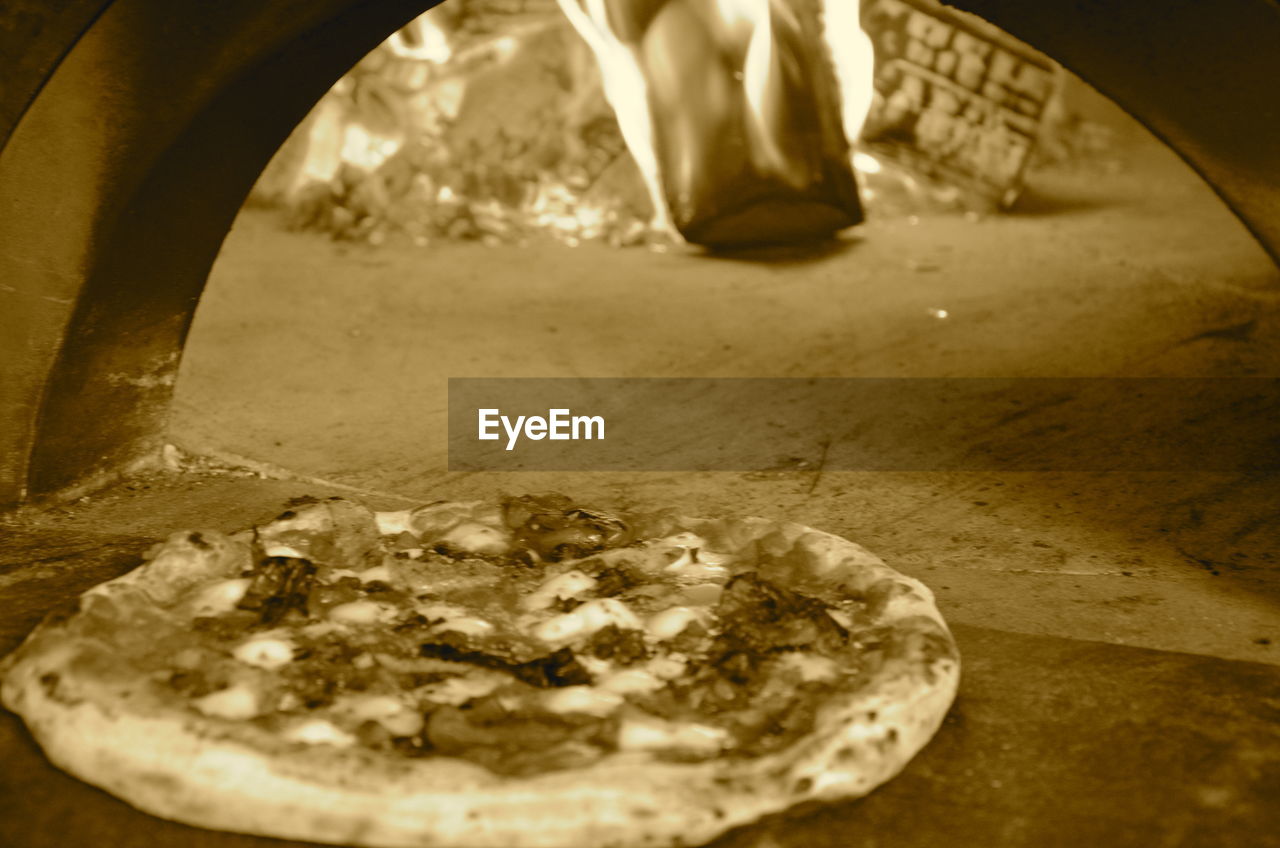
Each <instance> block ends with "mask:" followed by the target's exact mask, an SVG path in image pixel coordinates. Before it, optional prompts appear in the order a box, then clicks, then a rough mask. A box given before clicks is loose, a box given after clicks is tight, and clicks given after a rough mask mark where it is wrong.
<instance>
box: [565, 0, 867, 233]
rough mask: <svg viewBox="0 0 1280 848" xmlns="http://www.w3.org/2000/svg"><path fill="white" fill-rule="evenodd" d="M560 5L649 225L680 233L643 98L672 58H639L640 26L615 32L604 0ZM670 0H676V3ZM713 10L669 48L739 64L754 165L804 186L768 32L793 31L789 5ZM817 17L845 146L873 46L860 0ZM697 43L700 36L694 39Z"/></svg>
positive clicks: (836, 1)
mask: <svg viewBox="0 0 1280 848" xmlns="http://www.w3.org/2000/svg"><path fill="white" fill-rule="evenodd" d="M557 2H558V3H559V5H560V8H561V10H563V12H564V14H565V16H566V17H567V18H568V19H569V22H570V23H571V24H572V25H573V27H574V29H575V30H577V32H578V34H579V35H581V36H582V38H583V40H584V41H585V42H586V43H587V45H588V46H589V47H590V48H591V51H592V53H593V54H594V55H595V57H596V61H597V64H598V65H599V67H600V71H601V74H602V77H603V81H604V91H605V97H606V99H607V100H608V101H609V105H610V106H611V107H612V108H613V111H614V113H615V115H616V116H617V119H618V125H619V128H620V129H621V132H622V136H623V139H624V141H625V142H626V145H627V149H628V150H629V151H630V153H631V155H632V157H633V158H634V159H635V162H636V164H637V166H639V169H640V172H641V174H642V176H643V178H644V182H645V186H646V188H647V190H648V193H649V196H650V198H651V200H652V201H653V207H654V210H655V213H654V221H653V227H654V229H657V230H661V231H665V232H666V233H668V234H670V235H671V236H672V237H673V238H675V239H677V240H682V239H680V236H679V234H678V233H676V231H675V228H674V226H673V225H672V223H671V221H672V214H671V209H670V207H669V204H668V200H667V198H666V196H665V194H664V193H663V190H662V186H663V179H662V173H661V169H660V165H659V156H658V153H657V149H656V141H655V137H654V120H655V118H654V115H653V111H654V103H653V100H652V99H651V98H650V96H649V95H650V93H651V92H650V85H649V79H658V75H662V74H667V73H670V72H671V69H670V68H668V67H666V65H667V64H669V63H665V62H662V61H660V59H661V57H657V58H654V57H650V61H649V62H648V63H647V64H646V57H645V52H644V41H643V39H644V33H634V32H633V33H627V34H626V35H625V36H624V35H620V34H619V33H618V32H617V31H616V30H615V28H614V27H613V26H611V23H610V19H609V12H608V7H607V6H606V2H607V0H557ZM667 2H669V3H679V2H682V0H667ZM712 10H713V14H712V17H713V18H716V19H715V20H712V21H709V22H706V23H707V26H706V29H705V31H701V30H700V31H699V33H691V34H689V36H688V40H686V41H682V42H681V43H680V44H678V45H676V46H675V48H670V49H677V48H678V49H681V50H705V51H708V52H711V53H713V54H715V55H716V56H717V57H720V58H721V59H724V60H726V61H730V62H736V66H733V67H731V68H730V72H731V73H732V75H733V78H734V79H735V80H738V81H740V82H741V85H742V91H743V95H744V99H745V103H746V111H747V116H746V118H747V126H746V132H747V135H748V137H749V140H750V156H751V163H752V165H753V166H754V167H755V168H756V169H757V171H759V172H760V173H763V174H770V175H773V176H776V177H778V178H780V179H781V180H782V181H783V182H784V183H786V184H788V185H790V186H792V187H794V188H796V189H801V188H803V187H805V186H806V185H807V184H808V182H809V180H810V179H811V176H810V174H809V168H808V165H807V163H806V162H805V161H804V160H803V157H798V156H795V155H789V150H788V145H789V144H794V142H793V140H792V139H791V138H789V136H788V133H789V132H790V130H789V127H788V119H787V118H788V116H787V110H788V109H789V103H788V95H787V90H786V86H787V82H786V77H785V75H784V73H783V67H782V63H783V61H784V57H782V56H781V55H779V51H778V48H777V46H776V45H777V38H776V37H775V32H774V28H775V22H776V24H777V25H782V24H783V23H784V22H785V24H786V28H787V29H788V30H789V31H793V32H794V31H799V30H800V27H799V26H798V24H797V23H796V18H795V16H794V14H793V12H792V11H791V10H790V8H789V7H788V6H787V5H785V3H783V2H781V0H714V4H713V6H712ZM616 11H617V10H616V9H615V12H616ZM821 14H822V18H823V21H822V23H823V26H822V33H823V44H824V46H825V48H826V52H827V54H828V57H829V60H830V62H831V67H832V70H833V72H834V75H835V78H836V83H837V85H838V87H839V91H840V100H841V116H840V122H841V123H840V125H841V128H842V129H843V131H844V135H845V139H846V141H847V142H848V143H849V145H850V149H851V151H852V149H853V147H854V145H855V144H856V142H857V140H858V138H859V136H860V134H861V132H862V127H863V124H864V123H865V122H866V118H867V114H868V113H869V111H870V109H871V104H872V100H873V97H874V94H875V90H874V84H873V77H874V61H875V55H874V50H873V47H872V44H871V39H870V38H869V37H868V36H867V35H866V33H865V32H864V31H863V30H862V27H861V23H860V21H859V4H858V0H823V2H822V12H821ZM708 39H709V41H708ZM699 40H702V41H703V42H705V43H698V42H699ZM651 52H652V50H651ZM718 67H719V66H718V65H717V68H718ZM666 82H667V83H669V84H668V85H667V86H664V87H663V90H666V88H670V89H671V90H673V91H679V90H681V87H682V86H689V85H699V84H703V85H706V84H708V83H707V82H704V81H700V80H699V79H680V80H667V81H666ZM707 96H711V95H710V94H708V95H707ZM670 129H671V131H673V132H694V131H697V129H698V126H697V124H696V123H692V122H688V121H682V122H680V124H679V125H676V126H673V127H671V128H670ZM696 146H697V145H696V144H682V145H677V147H679V148H681V149H686V150H688V149H696ZM851 155H853V154H852V153H851ZM858 161H860V162H861V163H862V164H863V165H867V163H868V160H867V159H860V160H858ZM870 161H874V160H870ZM876 165H878V163H876ZM669 167H674V168H690V167H694V163H693V161H691V160H690V159H689V158H688V157H682V158H681V160H680V161H678V162H674V163H669ZM855 167H856V164H855ZM690 176H691V175H689V174H683V173H682V174H679V175H678V179H677V180H675V182H676V183H677V184H681V185H688V184H691V182H692V180H690V179H687V178H688V177H690Z"/></svg>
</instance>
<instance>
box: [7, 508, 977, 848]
mask: <svg viewBox="0 0 1280 848" xmlns="http://www.w3.org/2000/svg"><path fill="white" fill-rule="evenodd" d="M466 506H467V507H473V506H474V508H475V509H483V508H484V507H483V506H482V505H466ZM491 508H492V507H488V509H491ZM677 525H678V528H677V529H687V530H691V531H693V532H695V533H697V534H698V535H700V536H702V537H703V538H705V539H707V540H708V541H709V542H710V543H711V544H712V545H713V546H714V547H713V549H715V550H722V551H726V550H734V551H751V549H753V548H754V555H756V556H758V557H759V560H760V566H759V571H760V573H761V575H762V576H763V577H765V578H767V579H769V580H772V581H775V582H778V583H779V584H781V585H784V586H787V587H789V588H793V589H796V590H799V591H804V592H806V593H810V594H815V595H818V596H820V597H824V598H826V599H829V600H835V599H839V598H841V597H854V598H859V599H864V600H865V601H866V604H867V607H868V611H869V613H870V614H871V615H872V616H873V618H874V620H875V623H876V626H877V627H878V628H879V629H880V631H881V632H883V633H884V639H883V642H882V645H881V650H882V652H883V658H882V661H881V662H879V663H878V664H876V665H875V666H874V668H873V669H872V670H871V671H870V673H869V674H868V675H864V676H863V677H860V678H855V680H856V686H851V687H850V688H849V689H848V690H847V691H840V692H838V693H837V694H835V695H834V696H833V697H832V698H831V699H830V701H829V702H828V703H826V704H825V705H823V706H822V707H821V708H820V710H819V712H818V714H817V718H816V721H815V727H814V730H813V731H812V732H811V733H809V734H808V735H806V736H804V737H802V738H800V739H798V740H797V741H796V742H794V743H793V744H792V745H790V746H789V747H787V748H785V749H783V750H781V751H779V752H776V753H772V754H769V755H765V756H761V757H757V758H744V757H740V756H739V757H724V758H720V759H715V760H709V761H704V762H698V763H672V762H661V761H656V760H654V759H652V758H650V757H649V756H647V755H646V754H644V753H642V752H626V753H616V754H612V755H609V756H607V757H605V758H603V759H602V760H600V761H598V762H597V763H595V764H593V765H591V766H589V767H586V768H579V769H570V770H564V771H556V772H550V773H546V774H541V775H536V776H532V777H520V778H514V777H501V776H497V775H494V774H493V773H491V772H489V771H488V770H486V769H484V768H483V767H481V766H478V765H475V764H472V763H470V762H467V761H463V760H458V759H449V758H443V757H433V758H428V759H399V758H395V757H384V756H382V755H379V754H377V753H376V752H373V751H369V750H364V749H335V748H328V747H325V746H314V747H307V746H302V745H299V744H288V743H284V742H279V741H277V740H274V739H272V738H269V737H267V736H266V734H265V733H264V732H261V731H256V729H255V732H254V733H247V732H242V730H241V729H238V728H236V727H235V726H234V725H233V724H232V723H229V722H224V721H220V720H213V719H207V718H205V717H203V716H201V715H199V714H197V713H195V712H194V711H191V710H186V709H181V708H176V707H172V706H168V705H165V704H161V703H157V702H154V701H151V700H149V699H148V698H147V697H146V696H145V694H144V693H143V691H142V690H143V689H144V688H145V687H142V686H140V685H138V684H139V682H140V681H138V680H136V679H135V680H130V679H129V676H128V673H127V672H124V673H121V672H118V671H113V668H114V667H113V666H112V665H111V664H110V663H108V662H105V661H103V658H102V657H97V661H93V660H94V658H95V655H96V654H98V653H101V651H102V646H101V645H100V644H95V641H94V637H93V635H92V631H91V630H87V629H86V627H85V625H84V624H83V619H84V618H86V615H85V614H84V612H83V611H84V610H86V609H92V608H93V607H94V606H98V607H99V611H100V612H101V611H102V610H103V609H104V608H105V604H104V602H103V601H100V600H99V601H95V600H92V599H94V598H98V599H102V598H108V599H110V600H109V602H105V603H109V605H110V611H109V612H107V613H105V614H108V615H120V616H126V617H127V616H132V615H134V614H136V613H139V612H141V611H143V610H145V609H146V608H147V607H148V606H149V605H150V601H149V600H148V599H149V598H153V599H154V600H157V601H159V600H161V598H164V599H167V600H172V599H173V598H174V597H175V594H174V592H175V590H174V587H175V586H179V585H181V586H184V587H187V586H191V585H194V584H195V583H196V582H199V581H200V580H204V579H208V578H211V577H218V576H223V577H225V576H231V575H235V574H238V573H239V570H240V569H241V568H243V567H244V564H245V558H247V557H248V556H249V554H248V546H247V545H245V544H244V542H243V540H240V541H237V540H235V539H229V538H227V537H222V536H219V535H217V534H203V535H197V536H195V537H193V536H192V535H191V534H178V535H175V536H174V537H171V538H170V540H169V542H168V543H166V545H165V546H164V547H162V548H161V549H160V550H159V551H158V553H157V554H156V556H155V557H154V558H153V559H152V560H151V561H150V562H149V563H148V564H146V565H145V566H143V567H141V568H139V569H137V570H135V571H134V572H131V573H130V574H128V575H125V576H124V577H122V578H119V579H118V580H115V581H111V582H110V583H107V584H103V585H102V586H99V587H95V589H93V590H90V592H88V593H86V595H85V596H84V598H82V600H81V609H82V613H81V614H80V615H78V616H72V617H71V618H67V619H63V620H57V619H54V620H51V621H49V622H47V623H46V624H45V625H42V626H41V627H40V628H39V629H38V630H37V631H36V632H35V633H34V634H33V635H32V636H31V638H30V639H28V641H27V643H25V644H24V646H23V647H22V648H20V649H19V650H18V651H17V652H15V654H13V655H11V656H10V657H8V658H6V659H5V660H4V661H3V663H0V673H4V683H3V688H2V689H0V696H2V697H3V701H4V703H5V705H6V706H8V707H9V708H10V709H11V710H13V711H14V712H16V713H19V714H20V715H22V716H23V718H24V719H25V720H26V722H27V725H28V727H29V728H30V730H31V732H32V734H33V736H35V738H36V739H37V740H38V741H39V742H40V744H41V746H42V747H43V748H44V750H45V751H46V752H47V754H48V756H49V757H50V759H51V760H52V761H53V762H54V763H56V764H57V765H58V766H60V767H61V768H63V769H65V770H67V771H68V772H71V773H72V774H74V775H76V776H78V777H80V778H82V779H84V780H86V781H88V782H90V783H93V784H96V785H98V786H101V787H102V788H104V789H106V790H108V791H110V792H112V793H113V794H116V795H118V796H120V797H121V798H124V799H125V800H127V801H129V802H130V803H132V804H133V805H134V806H136V807H138V808H139V809H142V810H145V811H146V812H149V813H152V814H155V815H158V816H162V817H164V818H170V819H175V820H178V821H182V822H186V823H189V824H195V825H200V826H204V827H209V828H215V829H221V830H234V831H243V832H250V833H257V834H262V835H266V836H275V837H284V838H293V839H305V840H311V841H316V842H326V843H334V844H349V845H363V846H387V847H388V848H391V846H430V845H448V846H456V848H562V847H565V846H575V847H577V848H606V847H607V846H619V847H621V846H647V845H697V844H701V843H704V842H707V841H709V840H711V839H713V838H714V837H716V836H717V835H719V834H721V833H723V832H724V831H726V830H728V829H730V828H732V827H735V826H738V825H742V824H746V823H749V822H751V821H754V820H756V819H758V818H760V817H761V816H764V815H767V814H770V813H774V812H778V811H781V810H784V809H787V808H789V807H791V806H794V805H796V804H799V803H802V802H806V801H811V800H822V801H834V800H840V799H850V798H856V797H858V796H861V795H864V794H866V793H867V792H869V791H871V790H872V789H873V788H875V787H876V786H878V785H879V784H881V783H883V782H885V781H886V780H889V779H890V778H892V777H893V776H894V775H895V774H897V773H898V772H899V771H900V770H901V769H902V768H903V766H905V765H906V763H907V762H908V760H910V758H911V757H912V756H913V755H914V754H915V753H916V752H917V751H918V750H920V749H921V748H922V747H923V746H924V745H925V744H926V743H927V742H928V741H929V739H930V738H931V737H932V735H933V734H934V733H935V732H936V731H937V729H938V727H939V725H940V724H941V722H942V719H943V717H944V716H945V714H946V712H947V709H948V708H949V706H950V704H951V702H952V700H953V699H954V697H955V693H956V688H957V685H958V681H959V658H958V654H957V652H956V649H955V645H954V642H953V641H952V639H951V636H950V634H949V632H948V631H947V628H946V625H945V624H944V623H943V621H942V618H941V616H940V615H939V614H938V612H937V609H936V606H935V605H934V601H933V597H932V594H931V593H930V591H929V590H928V589H927V588H926V587H925V586H924V585H923V584H921V583H919V582H918V581H916V580H913V579H911V578H908V577H905V576H903V575H900V574H898V573H896V572H894V571H892V570H891V569H889V568H888V567H887V566H885V565H884V563H882V562H881V561H880V560H879V559H877V558H876V557H874V556H873V555H871V554H870V553H868V552H867V551H866V550H865V549H863V548H861V547H860V546H858V545H856V544H854V543H852V542H849V541H847V540H844V539H841V538H839V537H836V536H833V535H830V534H827V533H822V532H819V531H815V530H812V529H811V528H807V527H803V526H801V525H796V524H782V525H779V524H775V523H771V522H768V521H764V520H762V519H746V520H696V519H679V520H677ZM193 539H194V541H193ZM184 562H185V563H186V565H185V566H184V565H183V564H182V563H184ZM144 617H145V616H144Z"/></svg>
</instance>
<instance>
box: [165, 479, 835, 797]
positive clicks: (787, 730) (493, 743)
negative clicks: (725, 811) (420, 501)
mask: <svg viewBox="0 0 1280 848" xmlns="http://www.w3.org/2000/svg"><path fill="white" fill-rule="evenodd" d="M514 503H515V506H512V505H510V504H509V505H508V507H507V509H506V510H505V511H503V510H494V511H492V512H491V513H489V514H483V513H482V514H480V515H477V514H476V512H475V511H474V510H467V509H460V508H458V507H457V505H440V506H433V507H426V508H423V509H421V510H415V511H405V512H398V513H381V514H378V515H376V516H374V515H373V514H372V513H368V514H367V516H365V517H364V518H363V521H364V524H359V522H360V521H361V520H362V519H361V518H360V517H359V516H354V517H352V516H347V517H346V518H345V519H344V520H348V521H350V522H353V523H355V524H359V526H356V527H354V529H353V528H351V527H348V528H342V527H338V528H335V527H333V526H329V525H326V524H325V523H324V522H323V521H320V520H318V519H316V517H315V515H312V514H309V513H308V512H307V511H306V510H303V511H301V512H300V513H298V512H295V513H287V514H286V516H285V517H282V519H280V520H278V521H277V522H274V523H272V524H270V525H267V526H266V527H264V528H260V529H259V531H258V534H257V537H256V538H257V544H258V551H259V554H260V559H259V564H258V565H257V566H256V567H255V568H254V569H252V570H251V571H250V572H247V573H245V574H243V575H241V576H239V577H236V578H232V579H224V580H219V581H215V582H212V583H210V584H208V585H204V586H200V587H197V588H195V589H194V590H193V591H192V592H191V593H190V594H189V597H187V598H186V599H183V600H180V601H179V602H178V603H177V605H176V608H177V609H179V610H182V611H184V614H186V615H189V616H190V617H191V618H192V619H194V621H195V623H196V625H197V626H196V627H195V632H196V634H197V635H198V637H199V639H200V640H202V642H201V645H200V647H199V648H198V649H192V648H190V647H187V648H186V650H188V651H190V650H199V651H207V652H209V654H210V655H217V656H220V657H222V658H223V659H221V660H219V661H218V662H217V663H213V664H206V665H204V666H197V667H196V668H192V667H191V666H192V664H191V663H189V662H188V663H186V664H185V665H184V666H183V667H182V668H181V669H179V668H178V663H176V662H174V663H171V667H173V668H174V672H173V674H172V677H171V680H172V682H173V683H172V685H173V687H174V688H175V689H176V690H178V693H179V695H180V696H181V697H185V698H186V699H187V703H188V704H189V707H190V708H191V709H192V710H195V711H197V712H199V713H201V714H202V715H204V716H206V717H209V718H213V719H226V720H229V721H245V720H254V721H261V722H265V723H266V724H265V725H264V726H270V727H274V728H276V729H277V730H276V732H277V734H278V736H279V738H280V739H281V740H283V741H284V742H285V743H287V744H296V745H308V746H321V745H323V746H338V747H353V746H365V747H368V748H372V749H375V750H381V751H385V752H388V753H392V754H396V755H402V756H413V757H419V756H436V755H442V756H450V757H462V758H465V759H470V760H473V761H475V762H478V763H480V764H482V765H485V766H487V767H489V768H491V769H493V770H495V771H498V772H501V773H511V774H524V773H534V772H538V771H544V770H548V769H555V768H560V767H567V766H572V765H577V764H581V763H582V762H584V761H590V760H592V759H598V758H600V757H604V756H607V755H609V754H610V753H613V752H618V751H624V752H646V753H647V754H648V755H651V756H655V757H659V758H663V757H673V758H676V759H680V760H689V759H699V758H704V757H712V756H720V755H723V754H725V753H726V752H730V753H731V752H735V751H737V752H742V753H745V754H750V753H756V752H760V751H763V750H768V749H770V748H772V747H775V746H778V745H781V744H784V743H785V742H786V740H788V739H792V738H795V737H796V736H797V735H799V734H801V733H803V732H804V731H805V729H806V728H807V727H809V726H810V724H811V722H812V715H813V705H814V704H815V703H817V702H818V700H820V697H821V695H822V693H823V692H824V691H826V690H827V687H829V686H831V685H832V684H833V683H835V682H837V681H839V679H840V678H841V677H842V676H843V675H848V674H852V673H856V671H857V660H856V653H857V652H856V651H854V650H853V647H854V646H855V642H856V639H855V638H854V637H853V636H852V635H851V633H850V626H851V624H852V622H853V621H854V620H855V619H856V618H857V616H858V610H856V609H840V608H836V607H833V606H830V605H827V604H825V603H823V602H822V601H819V600H817V599H814V598H809V597H806V596H804V595H800V594H798V593H795V592H791V591H789V590H786V589H782V588H780V587H778V586H775V585H773V584H771V583H769V582H768V581H766V580H764V579H763V578H761V577H760V576H759V574H758V571H757V567H758V563H757V562H756V561H753V560H748V559H745V558H742V557H735V556H734V555H732V554H730V553H723V552H719V551H716V550H715V549H714V546H713V544H712V540H709V539H706V538H702V537H700V536H698V535H697V534H695V533H692V532H689V531H681V532H678V533H675V534H672V535H667V536H661V537H658V538H654V539H648V540H639V541H637V540H634V539H630V538H627V536H626V532H625V529H620V528H624V527H625V525H624V524H623V522H621V521H619V520H617V519H614V518H612V517H610V516H606V515H603V514H601V513H595V512H591V511H587V510H581V509H576V508H573V507H572V506H566V505H563V504H561V503H555V504H552V505H550V506H548V505H547V504H546V503H543V502H539V501H536V500H530V499H518V500H517V501H515V502H514ZM513 515H514V519H513ZM353 538H354V539H357V540H360V539H363V540H364V541H363V542H362V543H360V544H356V543H354V542H351V541H350V539H353ZM202 655H204V654H202ZM201 674H203V679H201V678H200V675H201Z"/></svg>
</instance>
